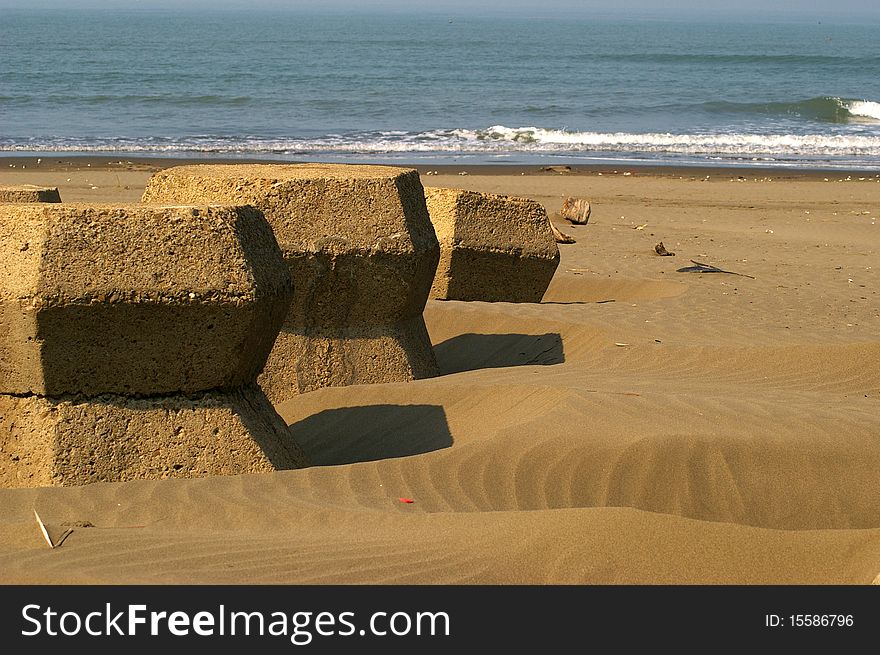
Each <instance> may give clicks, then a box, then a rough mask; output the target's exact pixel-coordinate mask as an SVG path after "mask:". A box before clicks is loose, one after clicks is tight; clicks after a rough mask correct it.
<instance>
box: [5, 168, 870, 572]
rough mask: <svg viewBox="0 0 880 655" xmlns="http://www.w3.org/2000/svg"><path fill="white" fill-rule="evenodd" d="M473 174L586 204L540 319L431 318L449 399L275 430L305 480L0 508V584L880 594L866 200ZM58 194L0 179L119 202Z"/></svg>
mask: <svg viewBox="0 0 880 655" xmlns="http://www.w3.org/2000/svg"><path fill="white" fill-rule="evenodd" d="M96 168H97V166H96ZM477 173H480V171H479V170H474V171H472V174H471V175H469V176H464V177H459V176H457V175H438V176H436V177H432V178H431V184H432V186H444V185H446V186H462V187H467V188H474V189H478V190H482V191H487V192H492V193H519V194H523V195H528V196H530V197H533V198H535V199H537V200H539V201H540V202H542V203H544V204H545V206H547V207H548V209H550V210H551V211H552V210H553V209H555V208H558V205H559V204H560V203H561V198H562V196H564V195H579V194H580V195H587V196H589V197H590V198H591V200H592V203H593V217H592V218H591V221H590V224H589V225H587V226H577V227H570V226H563V227H564V228H565V230H566V231H569V232H572V233H574V236H575V237H576V238H577V239H578V243H577V244H575V245H572V246H562V247H561V251H562V261H561V263H560V266H559V269H558V271H557V274H556V278H555V279H554V281H553V283H552V285H551V288H550V289H549V290H548V293H547V295H546V297H545V302H543V303H542V304H540V305H538V304H523V305H514V304H507V303H462V302H454V301H450V302H443V301H430V302H429V303H428V307H427V309H426V312H425V319H426V323H427V326H428V330H429V333H430V335H431V338H432V341H433V343H434V346H435V351H436V354H437V359H438V365H439V367H440V370H441V373H442V375H441V376H440V377H438V378H434V379H429V380H419V381H416V382H411V383H394V384H383V385H371V386H355V387H339V388H329V389H322V390H319V391H316V392H312V393H308V394H304V395H301V396H298V397H296V398H294V399H292V400H289V401H287V402H285V403H283V404H282V405H280V406H279V407H278V408H277V409H278V411H279V413H280V414H281V415H282V417H283V418H284V419H285V420H286V422H287V423H288V425H290V429H291V430H292V431H293V434H295V435H296V438H297V439H298V441H299V442H300V443H301V444H302V446H303V448H304V450H305V451H306V452H307V454H308V455H309V457H310V459H311V461H312V462H313V463H314V464H315V466H313V467H311V468H308V469H304V470H300V471H286V472H280V473H274V474H266V475H249V476H236V477H225V478H223V477H220V478H209V479H199V480H159V481H137V482H129V483H122V484H97V485H92V486H88V487H77V488H66V489H37V490H25V489H18V490H0V499H2V506H3V508H4V510H3V511H2V512H0V571H3V573H2V575H0V579H2V581H3V582H6V583H12V582H39V583H50V582H52V583H57V582H99V583H118V582H157V583H167V582H211V583H217V582H257V583H263V582H265V583H277V582H281V583H284V582H300V583H331V582H336V583H338V582H351V583H476V582H482V583H782V584H798V583H854V584H867V583H870V582H871V581H872V580H874V579H875V577H876V576H877V575H878V573H880V309H878V308H880V304H878V302H877V300H878V295H877V294H878V270H880V258H878V256H877V253H878V246H880V226H877V225H875V223H876V220H875V219H876V218H878V212H877V208H878V207H880V184H878V183H877V182H876V180H874V179H873V178H871V179H868V180H864V181H861V182H859V181H857V180H856V181H852V182H837V181H836V178H835V179H833V180H831V181H829V182H825V181H824V180H823V178H822V176H819V177H815V176H800V177H793V178H792V179H779V178H774V179H773V181H772V182H767V181H759V180H760V179H761V178H762V177H765V176H762V175H757V176H756V175H752V174H749V175H748V176H747V179H746V180H744V181H740V180H738V176H737V175H733V174H730V175H720V174H719V175H717V176H716V175H713V176H712V177H711V179H710V180H708V181H707V180H705V176H697V175H688V174H687V172H682V173H681V174H679V173H676V174H675V175H672V174H671V173H669V172H667V173H663V174H654V175H638V174H637V175H632V176H627V177H623V176H621V175H612V174H610V172H608V171H606V173H608V174H606V175H603V176H598V175H596V174H595V171H594V172H592V173H591V174H572V175H564V176H563V175H560V176H554V175H547V174H530V175H525V176H520V175H519V174H518V173H519V172H517V173H516V174H510V175H481V174H477ZM57 174H58V175H60V174H61V172H58V173H57ZM63 174H64V175H66V177H72V175H71V174H69V173H67V172H64V173H63ZM76 174H77V175H85V174H84V173H82V172H81V171H76ZM117 174H118V173H117V172H116V171H115V170H113V169H112V168H110V169H107V168H104V169H102V170H100V171H90V172H88V175H89V176H91V177H90V180H92V181H94V180H95V179H100V180H104V181H107V182H108V183H109V184H110V186H112V179H113V176H115V175H117ZM124 174H125V175H128V176H130V178H126V180H128V183H129V186H135V185H136V184H137V183H142V182H145V180H146V176H147V175H148V174H149V173H148V171H126V172H125V173H124ZM53 175H56V173H54V172H53V173H52V174H51V175H44V176H39V175H30V174H28V175H26V176H23V175H21V174H17V175H11V174H8V173H4V174H3V177H2V178H0V182H8V183H22V182H23V181H24V180H27V181H29V182H31V183H44V184H59V186H60V187H61V193H62V198H63V199H65V200H68V196H69V195H76V194H79V195H86V196H89V194H90V193H91V194H93V195H92V197H93V198H95V199H97V198H99V197H100V199H103V200H113V199H114V198H116V195H114V194H113V193H110V192H109V191H108V192H106V193H105V194H104V195H102V196H99V195H98V194H99V192H100V191H101V189H100V187H101V186H102V185H101V184H96V186H98V187H99V189H97V190H92V189H84V188H81V187H79V188H78V189H74V190H69V189H65V186H64V183H62V182H59V181H58V180H57V178H56V177H53ZM102 175H103V176H106V177H104V178H101V176H102ZM96 176H97V177H96ZM137 176H140V177H137ZM843 177H845V176H843ZM13 178H14V179H13ZM679 178H681V179H679ZM64 179H66V178H64ZM71 184H72V182H71ZM71 191H73V192H74V193H72V192H71ZM77 199H83V198H77ZM85 199H88V198H85ZM865 211H868V212H869V213H868V214H865V213H863V212H865ZM806 212H810V213H809V214H807V213H806ZM560 226H562V224H561V223H560ZM639 226H643V227H642V229H634V228H637V227H639ZM660 240H663V241H664V243H665V244H666V245H667V247H668V248H669V249H670V250H674V251H676V253H677V254H676V256H675V257H658V256H656V255H655V254H654V253H653V245H654V243H656V242H657V241H660ZM690 259H696V260H698V261H706V262H709V263H712V264H715V265H718V266H721V267H722V268H726V269H728V270H733V271H737V272H742V273H744V274H748V275H752V276H754V278H755V279H750V278H746V277H739V276H735V275H728V274H706V273H703V274H700V273H687V272H678V269H679V268H682V267H685V266H687V265H688V264H689V263H690V261H689V260H690ZM400 498H410V499H412V500H413V501H414V502H413V503H412V504H407V503H403V502H401V501H400V500H399V499H400ZM33 508H36V509H38V511H39V512H40V514H41V516H42V517H43V519H44V521H45V522H46V523H47V525H48V526H49V529H50V532H51V533H52V534H53V535H54V536H56V537H59V536H60V535H61V534H62V533H63V532H64V530H65V529H66V526H65V524H68V526H72V528H73V532H72V533H71V534H70V535H69V536H68V537H67V538H66V540H65V541H64V543H63V544H62V545H61V547H59V548H57V549H55V550H49V549H48V548H47V547H46V545H45V543H44V542H43V541H42V538H41V537H40V535H39V533H38V532H37V530H36V526H35V523H34V520H33V515H32V510H33ZM84 523H89V524H91V525H92V526H93V527H83V524H84Z"/></svg>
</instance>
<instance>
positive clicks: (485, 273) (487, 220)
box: [425, 188, 559, 302]
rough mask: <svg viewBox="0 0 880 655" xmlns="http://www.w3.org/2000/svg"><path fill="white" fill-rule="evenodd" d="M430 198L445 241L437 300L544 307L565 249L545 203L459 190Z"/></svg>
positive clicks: (436, 192)
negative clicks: (559, 244) (538, 304)
mask: <svg viewBox="0 0 880 655" xmlns="http://www.w3.org/2000/svg"><path fill="white" fill-rule="evenodd" d="M425 195H426V198H427V205H428V212H429V213H430V215H431V221H432V222H433V223H434V229H435V230H436V232H437V238H438V239H439V241H440V263H439V265H438V266H437V274H436V276H435V277H434V283H433V286H432V287H431V297H432V298H440V299H443V300H482V301H487V302H541V298H542V297H543V296H544V292H545V291H546V290H547V286H548V285H549V284H550V280H551V279H552V278H553V274H554V272H555V271H556V267H557V266H558V265H559V249H558V248H557V247H556V238H555V236H554V235H553V231H552V229H551V226H550V219H549V218H548V217H547V212H546V211H545V210H544V208H543V207H542V206H541V204H540V203H538V202H535V201H534V200H529V199H527V198H512V197H508V196H497V195H491V194H486V193H478V192H475V191H462V190H459V189H435V188H427V189H425Z"/></svg>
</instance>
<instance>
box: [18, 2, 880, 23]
mask: <svg viewBox="0 0 880 655" xmlns="http://www.w3.org/2000/svg"><path fill="white" fill-rule="evenodd" d="M2 7H34V8H43V7H45V8H73V7H89V8H113V7H117V8H131V7H134V8H144V9H151V8H155V9H162V8H179V7H192V8H194V9H196V8H197V9H204V8H216V9H232V8H251V9H253V8H258V7H265V8H273V9H278V8H285V7H287V8H289V7H299V8H331V9H337V10H356V11H370V10H378V9H382V10H396V11H407V12H415V11H420V10H422V11H424V10H429V11H447V12H457V13H461V14H469V13H476V14H483V15H485V14H492V13H506V12H514V11H515V12H516V13H518V14H522V13H529V14H534V15H541V14H546V13H559V12H573V13H578V14H590V13H597V14H609V13H627V14H631V15H634V16H637V15H650V16H658V15H664V14H669V13H680V12H689V13H690V12H694V13H701V14H705V13H719V14H724V15H734V16H740V17H742V18H750V17H755V16H761V15H777V16H778V15H787V16H790V17H792V18H797V17H800V16H825V17H829V18H830V17H835V16H839V17H844V18H845V17H848V16H853V15H868V16H875V17H876V16H880V1H878V0H830V1H829V0H430V1H425V0H421V1H420V0H0V8H2ZM0 20H2V18H0Z"/></svg>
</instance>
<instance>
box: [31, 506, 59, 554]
mask: <svg viewBox="0 0 880 655" xmlns="http://www.w3.org/2000/svg"><path fill="white" fill-rule="evenodd" d="M34 516H35V517H36V518H37V525H38V526H40V532H42V533H43V539H45V540H46V543H47V544H49V548H55V544H53V543H52V537H50V536H49V532H48V530H46V526H45V525H44V524H43V520H42V519H41V518H40V515H39V514H37V510H36V509H35V510H34Z"/></svg>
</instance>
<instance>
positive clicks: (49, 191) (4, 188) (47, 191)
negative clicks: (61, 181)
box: [0, 184, 61, 202]
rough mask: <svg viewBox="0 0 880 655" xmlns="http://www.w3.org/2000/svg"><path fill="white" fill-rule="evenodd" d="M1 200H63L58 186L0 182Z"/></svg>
mask: <svg viewBox="0 0 880 655" xmlns="http://www.w3.org/2000/svg"><path fill="white" fill-rule="evenodd" d="M0 202H61V194H59V193H58V187H54V186H34V185H33V184H18V185H11V184H0Z"/></svg>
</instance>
